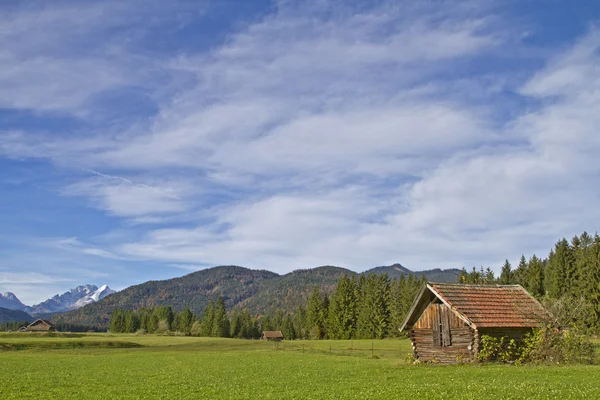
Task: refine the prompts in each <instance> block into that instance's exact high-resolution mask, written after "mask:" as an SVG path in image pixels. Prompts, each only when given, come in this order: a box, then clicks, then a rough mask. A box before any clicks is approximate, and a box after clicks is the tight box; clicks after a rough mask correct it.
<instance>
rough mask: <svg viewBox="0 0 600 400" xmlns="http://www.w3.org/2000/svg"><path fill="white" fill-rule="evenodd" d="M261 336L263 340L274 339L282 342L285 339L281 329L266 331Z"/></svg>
mask: <svg viewBox="0 0 600 400" xmlns="http://www.w3.org/2000/svg"><path fill="white" fill-rule="evenodd" d="M260 338H261V339H262V340H274V341H276V342H280V341H282V340H283V333H281V331H264V332H263V333H262V336H261V337H260Z"/></svg>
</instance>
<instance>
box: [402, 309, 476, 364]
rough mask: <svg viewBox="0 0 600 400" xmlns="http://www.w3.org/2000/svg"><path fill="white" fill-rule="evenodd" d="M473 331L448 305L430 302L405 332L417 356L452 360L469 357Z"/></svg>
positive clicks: (470, 355)
mask: <svg viewBox="0 0 600 400" xmlns="http://www.w3.org/2000/svg"><path fill="white" fill-rule="evenodd" d="M473 333H474V332H473V330H472V329H471V328H469V327H468V326H466V325H465V323H464V321H463V320H462V319H460V318H459V317H458V316H457V315H456V314H454V312H452V310H450V309H449V308H448V306H446V305H444V304H439V303H431V304H430V305H429V306H428V307H427V308H426V309H425V311H424V312H423V314H422V315H421V318H419V320H418V321H417V322H416V323H415V325H414V326H413V329H411V331H410V334H409V336H410V339H411V341H412V344H413V350H414V353H415V357H416V358H418V359H419V360H421V361H436V362H441V363H455V362H457V361H458V360H464V361H470V360H471V359H472V350H471V349H472V348H473V338H474V334H473Z"/></svg>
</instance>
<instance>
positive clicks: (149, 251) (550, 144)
mask: <svg viewBox="0 0 600 400" xmlns="http://www.w3.org/2000/svg"><path fill="white" fill-rule="evenodd" d="M317 3H318V2H317ZM315 4H316V3H315ZM315 4H313V5H314V6H315V8H314V9H311V10H308V9H307V8H304V7H302V6H297V7H295V6H293V5H290V4H286V3H281V4H280V6H279V8H278V9H277V11H276V12H274V13H273V14H272V15H268V16H266V17H265V18H264V19H262V20H260V21H258V22H256V23H254V24H251V25H249V26H247V27H245V28H242V29H241V30H240V31H239V32H236V33H233V34H232V35H230V37H229V38H228V40H226V41H225V42H224V43H222V44H221V45H218V46H215V47H213V48H212V49H211V50H210V51H207V52H204V53H200V54H196V53H190V54H181V55H180V56H178V57H177V58H175V59H169V60H161V61H162V64H161V66H160V68H164V69H165V70H168V71H170V73H181V74H192V75H193V76H194V77H195V84H194V85H192V86H190V87H188V88H186V90H183V91H181V92H179V93H177V95H175V96H173V97H171V96H165V97H163V98H160V99H158V100H157V102H158V105H159V106H160V109H159V112H158V114H157V115H156V116H155V117H153V118H152V120H151V121H150V122H148V123H144V124H141V125H139V126H137V125H136V126H132V127H130V128H129V129H128V130H127V131H126V132H124V133H122V134H115V133H114V132H109V133H106V132H102V131H98V132H94V134H93V135H88V136H87V139H82V138H79V139H73V138H65V137H64V136H58V137H51V136H49V135H46V136H43V138H44V140H40V137H37V136H31V135H29V134H28V133H26V132H25V133H24V132H11V133H8V134H6V135H5V138H6V140H4V141H3V142H1V143H0V151H2V152H3V153H5V154H7V155H9V156H12V157H48V158H52V159H53V160H55V162H57V163H60V164H61V165H63V166H64V165H71V166H73V165H75V166H77V167H79V166H83V167H85V168H90V169H92V168H93V169H99V170H102V171H109V173H110V174H111V175H108V174H96V176H94V177H92V178H86V179H83V180H79V181H77V182H76V183H73V184H71V185H70V186H68V187H67V188H66V189H65V191H64V193H65V194H68V195H72V196H81V197H85V198H87V199H89V200H90V202H91V204H92V206H93V207H95V208H97V209H99V210H102V211H104V212H106V213H108V214H110V215H114V216H119V217H122V218H124V219H126V220H127V221H128V222H129V223H131V222H134V223H140V224H147V223H160V224H163V225H164V226H163V227H162V228H161V229H150V228H147V227H146V229H147V230H145V231H142V234H141V235H140V236H139V237H138V236H136V237H131V238H130V237H124V238H123V237H119V239H118V240H113V241H110V240H108V241H107V244H106V245H105V246H104V247H105V248H103V249H100V248H99V247H98V246H88V245H85V244H81V243H78V244H77V247H78V248H80V250H82V249H87V250H84V252H87V253H88V254H90V255H96V256H101V257H108V256H110V255H114V256H115V257H122V258H127V259H129V258H132V259H144V260H155V261H161V262H165V263H168V265H172V266H182V265H183V266H188V265H189V266H191V268H195V266H197V265H210V264H231V263H235V264H241V265H247V266H251V267H257V268H269V269H272V270H275V271H279V272H281V271H289V270H292V269H296V268H305V267H312V266H316V265H320V264H328V263H329V264H339V265H344V266H349V267H352V268H367V267H371V266H373V265H375V264H384V263H392V262H402V263H404V264H405V265H406V266H408V267H410V268H415V269H423V268H434V267H442V268H447V267H460V266H463V265H464V266H467V267H468V266H471V265H480V264H484V265H486V266H487V265H491V266H499V265H500V264H501V262H502V261H503V259H504V258H505V257H514V258H516V257H518V256H519V255H520V254H521V253H526V254H530V253H532V252H537V253H538V254H541V255H543V254H545V253H546V252H547V250H548V248H549V246H550V245H551V243H552V242H553V241H554V240H555V239H557V236H560V235H570V234H575V233H580V231H582V230H585V229H587V230H593V229H595V227H596V226H597V225H598V222H600V212H595V211H594V210H593V207H591V208H592V210H590V205H591V204H595V203H596V202H597V200H598V195H599V192H598V189H597V188H596V186H597V185H595V184H594V183H595V182H597V180H598V177H599V175H600V170H599V168H598V167H597V163H596V162H595V158H596V157H597V154H600V136H599V135H597V134H596V132H595V130H596V127H597V126H599V125H600V120H599V118H600V117H598V114H597V111H596V108H597V105H598V104H600V97H599V95H598V93H600V91H599V90H598V89H599V85H600V68H598V65H600V62H599V61H600V60H599V59H598V58H599V57H598V52H597V48H598V42H599V39H598V37H599V35H598V34H597V33H596V32H595V31H592V32H591V33H590V34H589V35H587V36H586V37H585V38H583V39H582V40H580V41H579V42H578V43H576V44H575V45H574V46H573V48H572V49H569V50H568V51H565V52H563V53H561V54H557V55H556V56H555V58H553V59H551V60H549V61H548V63H547V66H546V67H544V68H542V69H540V70H538V71H530V70H525V71H523V70H519V71H512V70H502V71H500V72H499V70H493V72H489V73H488V72H487V71H486V70H485V63H482V65H483V66H482V68H483V72H481V73H477V72H473V69H469V68H466V67H464V64H466V63H468V61H472V60H477V59H480V58H484V57H486V56H489V55H490V54H496V55H497V54H498V53H500V52H505V53H506V54H504V55H503V56H504V57H510V54H511V51H513V50H514V52H515V53H516V54H519V57H520V56H521V55H520V54H522V52H521V50H520V49H519V48H518V45H519V43H518V42H517V43H514V42H511V41H512V40H513V39H512V37H513V36H518V35H512V33H510V32H506V31H503V30H502V29H501V28H499V27H500V26H501V25H502V23H501V21H500V22H498V21H496V20H494V19H493V18H489V17H487V15H485V14H486V10H485V8H483V7H477V6H475V5H474V4H475V3H470V5H469V6H464V5H463V6H457V5H456V4H451V5H448V4H444V5H440V4H439V3H438V2H432V3H429V2H420V3H419V5H413V6H408V5H407V6H406V7H398V6H394V5H393V4H391V3H388V4H383V5H381V6H378V7H375V8H371V9H369V10H366V11H365V10H363V11H360V12H356V11H355V10H352V9H350V8H342V9H341V10H342V11H340V9H338V11H337V12H331V13H326V14H319V12H320V11H322V9H321V8H320V7H321V6H319V5H318V4H316V5H315ZM455 7H458V9H454V8H455ZM323 15H328V17H324V16H323ZM513 48H514V49H513ZM498 58H499V56H496V59H495V60H497V59H498ZM492 62H493V61H489V60H488V63H492ZM119 68H124V67H123V65H120V67H119ZM125 68H127V65H126V67H125ZM461 68H465V69H461ZM524 68H525V67H524ZM174 71H176V72H174ZM465 71H468V72H466V73H467V74H469V73H472V74H475V75H476V76H473V77H472V79H471V78H469V79H466V78H465V76H464V74H465ZM524 74H529V75H530V76H531V78H530V79H528V80H527V81H526V82H521V83H522V84H520V85H518V86H511V85H514V83H515V82H518V81H519V77H521V76H523V75H524ZM110 75H111V79H112V77H113V74H110ZM121 75H122V71H121V73H115V74H114V77H117V78H115V79H119V78H118V77H119V76H121ZM59 76H60V75H59ZM100 83H102V81H101V80H100ZM111 84H112V83H111ZM116 84H119V83H116ZM150 86H152V85H151V84H150ZM61 87H62V86H61ZM66 87H67V88H68V87H69V86H68V85H67V86H66ZM11 90H15V89H11ZM94 90H95V89H94ZM504 92H513V93H518V94H520V96H522V98H521V99H519V100H526V101H527V104H533V105H531V106H529V107H530V108H527V109H525V108H522V107H520V106H518V105H517V106H515V103H510V101H511V100H510V99H508V100H507V97H508V96H507V97H504V96H505V94H504ZM87 95H88V94H86V95H85V96H87ZM78 101H79V100H78ZM78 101H66V103H71V104H75V103H77V102H78ZM504 102H507V103H510V104H509V105H508V106H506V107H508V108H509V109H510V113H509V114H510V116H509V117H507V116H506V115H505V114H503V113H502V111H504V110H499V108H501V105H502V107H504ZM31 106H32V107H36V105H35V104H32V105H31ZM40 107H41V106H40ZM42 108H43V107H42ZM499 120H500V122H499ZM120 176H127V177H128V178H127V179H123V178H120ZM78 179H80V178H78ZM174 219H175V220H177V222H178V223H177V224H175V223H173V224H171V225H169V224H170V223H171V222H173V221H174ZM184 222H185V223H184ZM186 268H187V267H186Z"/></svg>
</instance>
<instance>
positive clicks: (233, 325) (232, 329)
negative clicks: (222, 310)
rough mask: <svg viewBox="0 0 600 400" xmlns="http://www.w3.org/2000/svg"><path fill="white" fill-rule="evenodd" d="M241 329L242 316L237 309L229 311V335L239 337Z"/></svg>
mask: <svg viewBox="0 0 600 400" xmlns="http://www.w3.org/2000/svg"><path fill="white" fill-rule="evenodd" d="M241 330H242V318H241V315H240V313H239V312H238V310H237V309H235V308H234V309H233V311H231V318H230V324H229V337H232V338H239V337H240V332H241Z"/></svg>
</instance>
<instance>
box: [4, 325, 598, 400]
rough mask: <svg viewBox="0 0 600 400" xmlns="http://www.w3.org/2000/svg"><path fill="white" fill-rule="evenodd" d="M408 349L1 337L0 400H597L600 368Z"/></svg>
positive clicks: (397, 344) (398, 344) (400, 343)
mask: <svg viewBox="0 0 600 400" xmlns="http://www.w3.org/2000/svg"><path fill="white" fill-rule="evenodd" d="M409 353H410V343H409V341H408V340H382V341H294V342H282V343H279V344H275V343H272V342H268V343H266V342H261V341H257V340H238V339H213V338H196V337H176V336H175V337H169V336H153V335H146V336H135V335H110V334H70V335H62V334H57V335H55V336H46V335H35V334H33V335H30V334H0V398H2V399H27V398H34V397H35V398H37V397H39V396H40V395H41V396H43V397H45V398H51V399H54V398H61V399H70V398H73V399H74V398H78V399H86V400H89V399H107V398H124V399H168V398H174V399H175V398H177V399H207V398H211V399H212V398H214V399H265V398H266V399H338V398H346V399H380V398H381V399H389V398H399V399H402V398H413V397H419V398H422V399H482V398H485V399H555V398H561V399H584V398H585V399H593V398H599V397H600V366H556V367H548V366H521V367H516V366H510V365H500V364H489V365H455V366H435V365H416V366H415V365H408V364H407V363H406V357H407V355H408V354H409Z"/></svg>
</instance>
